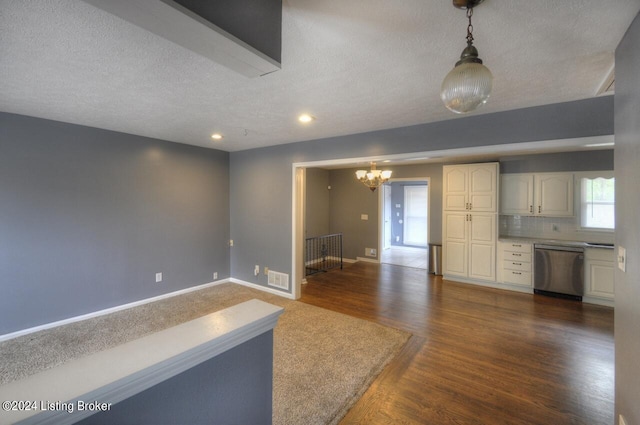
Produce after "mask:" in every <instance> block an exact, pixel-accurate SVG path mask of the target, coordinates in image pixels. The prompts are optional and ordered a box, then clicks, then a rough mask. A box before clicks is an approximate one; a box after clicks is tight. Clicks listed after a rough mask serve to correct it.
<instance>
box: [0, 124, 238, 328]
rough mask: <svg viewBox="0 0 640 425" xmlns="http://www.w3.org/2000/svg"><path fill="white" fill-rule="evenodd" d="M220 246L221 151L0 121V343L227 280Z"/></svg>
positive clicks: (224, 187)
mask: <svg viewBox="0 0 640 425" xmlns="http://www.w3.org/2000/svg"><path fill="white" fill-rule="evenodd" d="M228 238H229V156H228V153H226V152H221V151H216V150H212V149H202V148H196V147H192V146H187V145H180V144H176V143H169V142H164V141H160V140H154V139H149V138H144V137H138V136H133V135H128V134H123V133H116V132H111V131H105V130H99V129H95V128H89V127H83V126H77V125H72V124H65V123H61V122H55V121H47V120H42V119H38V118H31V117H25V116H20V115H12V114H5V113H0V290H1V291H2V296H0V334H5V333H9V332H12V331H16V330H19V329H24V328H28V327H32V326H36V325H40V324H44V323H48V322H52V321H57V320H61V319H65V318H69V317H72V316H76V315H81V314H85V313H90V312H93V311H96V310H100V309H104V308H108V307H113V306H117V305H121V304H124V303H128V302H132V301H136V300H140V299H144V298H148V297H153V296H156V295H160V294H164V293H168V292H171V291H176V290H179V289H183V288H187V287H190V286H194V285H199V284H203V283H207V282H211V281H212V280H213V272H218V277H219V278H225V277H228V276H229V263H230V259H229V255H230V254H229V249H228V246H227V240H228ZM156 272H162V273H163V278H164V279H163V282H161V283H155V273H156Z"/></svg>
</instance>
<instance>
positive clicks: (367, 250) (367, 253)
mask: <svg viewBox="0 0 640 425" xmlns="http://www.w3.org/2000/svg"><path fill="white" fill-rule="evenodd" d="M376 253H377V250H376V249H375V248H365V249H364V255H365V256H367V257H375V256H376Z"/></svg>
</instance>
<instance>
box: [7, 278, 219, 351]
mask: <svg viewBox="0 0 640 425" xmlns="http://www.w3.org/2000/svg"><path fill="white" fill-rule="evenodd" d="M230 281H231V280H230V279H221V280H216V281H214V282H209V283H204V284H202V285H198V286H192V287H190V288H185V289H180V290H178V291H174V292H169V293H167V294H162V295H158V296H155V297H151V298H145V299H143V300H139V301H134V302H131V303H127V304H122V305H118V306H115V307H110V308H105V309H104V310H98V311H94V312H93V313H87V314H82V315H80V316H74V317H70V318H68V319H63V320H58V321H56V322H51V323H45V324H44V325H38V326H34V327H32V328H27V329H22V330H19V331H15V332H11V333H8V334H4V335H0V342H2V341H6V340H9V339H13V338H17V337H19V336H23V335H28V334H30V333H34V332H38V331H42V330H45V329H51V328H56V327H58V326H62V325H68V324H70V323H75V322H79V321H81V320H87V319H92V318H94V317H99V316H104V315H105V314H110V313H115V312H117V311H122V310H126V309H129V308H133V307H138V306H141V305H144V304H148V303H152V302H154V301H160V300H164V299H166V298H171V297H175V296H178V295H183V294H188V293H189V292H193V291H198V290H200V289H205V288H209V287H211V286H216V285H220V284H223V283H229V282H230Z"/></svg>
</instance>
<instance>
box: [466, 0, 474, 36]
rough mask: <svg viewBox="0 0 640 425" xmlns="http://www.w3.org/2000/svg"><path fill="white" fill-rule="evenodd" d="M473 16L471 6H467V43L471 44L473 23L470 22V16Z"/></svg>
mask: <svg viewBox="0 0 640 425" xmlns="http://www.w3.org/2000/svg"><path fill="white" fill-rule="evenodd" d="M472 16H473V7H467V18H469V25H468V26H467V44H468V45H472V44H473V25H472V24H471V17H472Z"/></svg>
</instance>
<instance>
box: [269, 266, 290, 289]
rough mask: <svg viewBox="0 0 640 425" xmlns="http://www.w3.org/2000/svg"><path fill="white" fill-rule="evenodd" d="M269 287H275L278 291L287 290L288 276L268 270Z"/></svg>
mask: <svg viewBox="0 0 640 425" xmlns="http://www.w3.org/2000/svg"><path fill="white" fill-rule="evenodd" d="M267 283H268V284H269V286H275V287H276V288H280V289H286V290H288V289H289V275H288V274H286V273H280V272H274V271H271V270H269V281H268V282H267Z"/></svg>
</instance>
